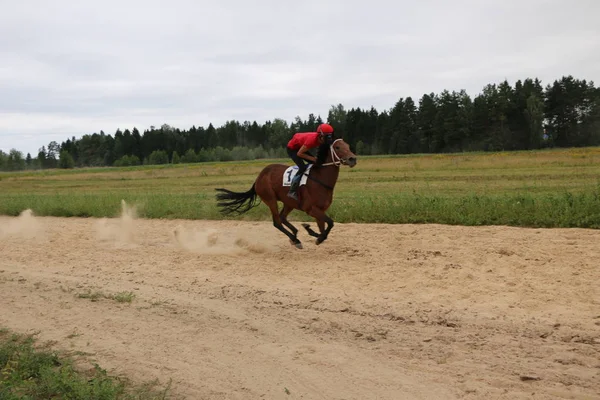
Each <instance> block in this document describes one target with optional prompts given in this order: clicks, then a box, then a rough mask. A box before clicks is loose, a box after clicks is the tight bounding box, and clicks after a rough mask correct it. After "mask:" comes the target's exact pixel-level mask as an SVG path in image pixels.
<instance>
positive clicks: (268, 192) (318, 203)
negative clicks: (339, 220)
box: [215, 138, 357, 249]
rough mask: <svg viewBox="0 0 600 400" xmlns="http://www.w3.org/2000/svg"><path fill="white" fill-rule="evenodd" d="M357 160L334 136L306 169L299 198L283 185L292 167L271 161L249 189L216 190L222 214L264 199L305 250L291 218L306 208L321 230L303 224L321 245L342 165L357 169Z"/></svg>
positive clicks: (278, 224) (277, 221) (292, 239)
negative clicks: (236, 190)
mask: <svg viewBox="0 0 600 400" xmlns="http://www.w3.org/2000/svg"><path fill="white" fill-rule="evenodd" d="M356 163H357V161H356V155H355V154H354V153H352V151H350V146H349V145H348V144H347V143H346V142H344V140H343V139H341V138H339V139H335V138H334V140H333V142H332V143H331V144H328V143H323V144H321V145H320V146H319V148H318V151H317V161H316V163H314V164H309V166H308V168H307V169H306V171H305V172H304V175H306V176H303V177H302V179H303V180H305V183H303V182H301V183H300V185H299V186H298V189H297V191H296V193H297V196H298V200H296V199H293V198H291V197H288V196H287V194H288V193H289V188H288V187H287V186H284V184H283V181H284V174H285V173H286V171H288V173H289V172H290V171H292V170H291V169H290V168H289V167H288V166H287V165H284V164H269V165H267V166H266V167H264V168H263V169H262V171H261V172H260V173H259V174H258V177H257V178H256V179H255V181H254V183H253V184H252V187H251V188H250V190H248V191H247V192H232V191H230V190H227V189H224V188H217V189H215V190H216V191H217V192H219V193H218V194H217V195H216V198H217V206H218V208H219V209H220V213H221V214H222V215H229V214H237V215H241V214H243V213H245V212H247V211H249V210H250V209H252V208H254V207H256V206H258V205H259V201H260V200H262V201H263V202H264V203H265V205H266V206H267V207H269V210H271V215H272V219H273V226H274V227H275V228H277V229H278V230H279V231H281V232H283V233H284V234H285V235H286V236H287V237H288V238H289V239H290V242H291V244H293V245H294V246H295V247H296V248H298V249H302V243H301V242H300V240H299V239H298V237H297V234H298V229H297V228H296V227H295V226H294V225H292V224H291V223H290V222H289V221H288V219H287V217H288V215H289V214H290V213H291V212H292V211H293V210H300V211H304V212H305V213H306V214H308V215H309V216H311V217H313V218H315V220H316V222H317V225H318V226H319V231H320V233H316V232H315V231H313V230H312V228H311V227H310V225H309V224H302V226H303V227H304V228H305V229H306V231H307V232H308V234H309V235H310V236H312V237H316V238H317V239H316V244H317V245H320V244H321V243H323V242H324V241H325V240H326V239H327V237H328V235H329V232H330V231H331V228H333V220H332V219H331V218H330V217H329V216H328V215H327V214H326V213H325V212H326V211H327V209H328V208H329V206H330V205H331V203H332V200H333V190H334V188H335V184H336V182H337V179H338V175H339V168H340V165H342V164H343V165H348V166H349V167H350V168H353V167H354V166H356ZM290 175H291V174H290ZM290 177H291V176H290ZM257 196H258V198H257ZM259 199H260V200H259ZM278 201H280V202H282V203H283V209H282V210H281V212H280V211H279V209H278V203H277V202H278ZM325 224H327V228H325ZM286 227H287V228H288V229H289V230H288V229H286Z"/></svg>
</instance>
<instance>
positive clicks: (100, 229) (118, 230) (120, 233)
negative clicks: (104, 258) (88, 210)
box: [96, 200, 137, 246]
mask: <svg viewBox="0 0 600 400" xmlns="http://www.w3.org/2000/svg"><path fill="white" fill-rule="evenodd" d="M136 218H137V209H136V207H135V206H130V205H128V204H127V202H126V201H125V200H121V214H120V216H119V217H118V218H101V219H100V220H98V222H97V223H96V237H97V238H98V240H99V241H101V242H113V243H114V244H115V245H117V246H128V245H134V244H136V242H137V238H136V235H135V223H134V221H135V220H136Z"/></svg>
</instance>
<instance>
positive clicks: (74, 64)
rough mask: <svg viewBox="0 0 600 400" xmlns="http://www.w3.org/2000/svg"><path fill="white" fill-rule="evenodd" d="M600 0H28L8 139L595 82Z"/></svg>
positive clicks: (2, 28) (29, 140)
mask: <svg viewBox="0 0 600 400" xmlns="http://www.w3.org/2000/svg"><path fill="white" fill-rule="evenodd" d="M599 12H600V3H598V2H596V1H594V0H589V1H587V0H580V1H578V2H576V3H572V4H571V5H567V3H565V2H564V1H542V0H529V1H527V2H521V1H516V0H510V1H504V2H493V3H492V2H482V1H479V0H457V1H454V2H447V1H442V0H439V1H434V0H422V1H420V2H405V1H402V2H400V1H398V2H392V1H383V0H372V1H369V2H364V1H358V0H347V1H342V0H322V1H317V0H309V1H302V2H281V1H274V0H260V1H257V2H256V3H254V2H244V1H241V0H223V2H222V3H220V4H217V2H197V1H192V0H170V1H157V0H153V1H141V0H128V1H123V0H120V1H115V0H106V1H103V2H96V3H91V2H77V1H67V0H55V1H52V2H47V1H44V0H30V1H27V2H6V4H5V5H4V6H3V12H2V14H0V58H1V59H2V63H1V64H0V93H2V96H0V149H2V150H4V151H8V150H9V149H10V148H13V147H16V148H18V149H20V150H22V151H24V152H31V153H32V154H36V153H37V149H38V148H40V147H41V146H43V145H47V144H48V142H49V141H50V140H57V141H59V142H60V141H62V140H66V139H67V138H69V137H71V136H73V135H74V136H77V137H80V136H81V135H82V134H85V133H93V132H99V131H100V130H104V131H105V132H106V133H114V131H115V130H116V129H117V128H121V129H125V128H130V129H131V128H133V126H136V127H137V128H138V129H140V130H143V129H146V128H148V127H149V126H150V125H156V126H159V125H161V124H162V123H169V124H171V125H174V126H178V127H180V128H183V129H187V128H189V127H191V126H192V125H196V126H198V125H204V126H207V125H208V123H209V122H212V123H213V124H221V123H223V122H225V121H226V120H230V119H237V120H240V121H243V120H250V121H253V120H256V121H258V122H264V121H265V120H268V119H273V118H276V117H279V118H284V119H287V120H288V121H291V120H292V119H293V118H294V117H295V116H296V115H301V116H303V117H306V116H307V115H308V113H311V112H312V113H315V114H320V115H321V116H322V117H323V118H325V117H326V115H327V111H328V109H329V107H330V106H331V105H332V104H337V103H342V104H344V106H346V107H347V108H351V107H370V106H371V105H373V106H375V107H376V108H377V109H378V110H383V109H387V108H389V107H392V106H393V104H394V103H395V102H396V101H397V99H398V98H399V97H407V96H412V97H413V98H415V100H416V99H418V98H419V97H420V96H422V94H424V93H430V92H436V93H437V92H440V91H441V90H443V89H449V90H460V89H465V90H467V92H468V93H469V94H471V95H476V94H477V93H479V92H480V90H481V89H482V87H483V86H484V85H485V84H487V83H495V82H499V81H501V80H503V79H508V80H509V81H511V82H514V81H515V80H516V79H524V78H527V77H538V78H540V79H541V80H542V81H543V83H544V84H546V83H549V82H551V81H552V80H554V79H557V78H560V77H561V76H562V75H568V74H572V75H574V76H575V77H577V78H582V79H588V80H595V81H597V80H598V74H599V73H600V72H599V70H598V68H597V66H598V65H600V28H598V24H597V23H596V21H594V16H596V15H598V14H599Z"/></svg>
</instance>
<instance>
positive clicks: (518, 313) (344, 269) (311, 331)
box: [0, 215, 600, 399]
mask: <svg viewBox="0 0 600 400" xmlns="http://www.w3.org/2000/svg"><path fill="white" fill-rule="evenodd" d="M297 225H298V226H299V224H297ZM313 225H314V224H313ZM175 230H177V235H175V234H174V231H175ZM236 239H239V240H237V242H236ZM301 240H303V242H304V250H296V249H294V248H293V247H292V246H291V245H290V244H289V242H288V241H287V240H286V239H285V238H284V237H283V235H281V234H280V233H279V232H277V231H276V230H275V229H274V228H273V227H272V226H271V224H269V223H262V222H261V223H251V222H206V221H160V220H139V219H132V218H127V217H124V218H122V219H120V220H95V219H61V218H37V217H31V216H27V215H25V216H22V217H20V218H7V217H0V326H4V327H8V328H11V329H14V330H17V331H21V332H33V331H38V330H39V331H41V333H40V334H39V338H40V340H56V341H58V343H59V345H61V346H63V347H64V348H67V349H71V350H79V351H82V352H87V353H89V354H91V355H90V358H89V359H91V360H94V361H96V362H98V363H99V364H100V365H101V366H103V367H105V368H107V369H108V371H109V372H110V373H118V374H127V375H129V376H130V377H132V378H134V379H138V380H140V381H147V380H149V379H152V378H154V377H158V378H159V379H160V380H161V382H163V383H164V382H166V381H167V380H168V379H170V378H173V390H174V392H175V393H177V394H180V395H184V396H186V397H187V398H188V399H257V398H265V399H300V398H302V399H455V398H474V399H475V398H477V399H479V398H485V399H542V398H543V399H552V398H557V399H558V398H568V399H599V398H600V289H598V288H599V282H600V272H599V271H600V246H599V243H600V232H598V231H592V230H577V229H557V230H543V229H519V228H505V227H482V228H470V227H451V226H440V225H399V226H390V225H353V224H348V225H343V224H336V226H335V227H334V229H333V231H332V233H331V235H330V237H329V239H328V241H327V242H325V243H324V244H323V245H321V246H319V247H317V246H316V245H315V244H314V241H313V240H312V239H309V238H308V236H307V235H306V234H304V233H303V234H302V237H301ZM87 289H90V290H91V291H92V292H94V291H100V292H102V293H103V294H106V295H109V294H113V293H117V292H121V291H133V292H134V293H135V294H136V298H135V299H134V301H133V302H132V303H131V304H127V303H118V302H116V301H114V300H110V299H107V298H102V299H100V300H98V301H91V300H90V299H86V298H79V297H78V296H77V295H78V294H81V293H85V292H86V290H87ZM530 378H533V379H530ZM286 390H287V392H288V393H286Z"/></svg>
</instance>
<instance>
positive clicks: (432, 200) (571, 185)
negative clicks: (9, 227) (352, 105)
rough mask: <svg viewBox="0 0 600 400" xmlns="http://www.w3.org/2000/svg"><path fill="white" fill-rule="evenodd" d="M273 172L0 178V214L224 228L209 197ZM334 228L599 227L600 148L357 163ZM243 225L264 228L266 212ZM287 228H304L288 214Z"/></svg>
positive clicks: (121, 171) (101, 172)
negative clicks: (126, 215)
mask: <svg viewBox="0 0 600 400" xmlns="http://www.w3.org/2000/svg"><path fill="white" fill-rule="evenodd" d="M271 162H283V163H286V164H290V163H291V161H288V160H285V159H283V160H258V161H245V162H227V163H201V164H178V165H167V166H165V165H163V166H140V167H126V168H88V169H78V170H58V171H37V172H22V173H4V174H0V177H1V178H2V179H1V180H0V214H7V215H18V214H19V213H20V212H22V211H23V210H24V209H27V208H30V209H32V210H33V211H34V213H35V214H36V215H52V216H65V217H71V216H79V217H105V216H109V217H111V216H117V215H119V213H120V211H121V204H120V202H121V199H124V200H125V201H127V202H128V203H129V204H133V205H135V206H136V208H137V214H138V216H140V217H145V218H185V219H223V217H222V216H221V215H220V214H219V212H218V210H217V208H216V203H215V197H214V195H215V192H214V189H215V188H216V187H225V188H228V189H231V190H240V191H242V190H243V191H246V190H248V189H249V188H250V186H251V185H252V182H253V181H254V179H255V178H256V176H257V175H258V173H259V172H260V170H261V169H262V168H263V167H264V166H265V165H267V164H269V163H271ZM328 213H329V215H331V217H332V218H333V219H334V220H335V221H337V222H360V223H369V222H373V223H442V224H461V225H490V224H495V225H514V226H535V227H589V228H598V227H600V148H580V149H558V150H556V149H555V150H543V151H523V152H510V153H508V152H501V153H461V154H443V155H441V154H439V155H408V156H373V157H364V156H363V157H359V163H358V165H357V166H356V167H355V168H354V169H349V168H347V167H342V170H341V173H340V178H339V180H338V184H337V186H336V190H335V194H334V202H333V204H332V206H331V208H330V210H329V212H328ZM237 218H239V219H242V220H270V214H269V211H268V209H267V208H266V207H265V206H264V205H260V206H259V207H257V208H255V209H253V210H251V211H250V212H249V213H247V214H246V215H244V216H242V217H237ZM290 219H292V220H302V221H306V220H310V217H308V216H306V215H304V214H303V213H300V212H298V211H295V212H294V213H292V214H291V216H290Z"/></svg>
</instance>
